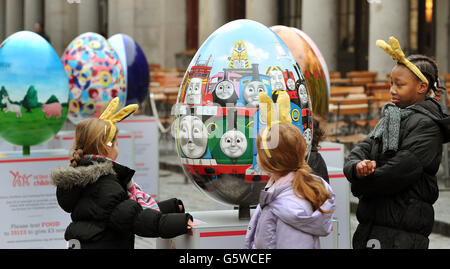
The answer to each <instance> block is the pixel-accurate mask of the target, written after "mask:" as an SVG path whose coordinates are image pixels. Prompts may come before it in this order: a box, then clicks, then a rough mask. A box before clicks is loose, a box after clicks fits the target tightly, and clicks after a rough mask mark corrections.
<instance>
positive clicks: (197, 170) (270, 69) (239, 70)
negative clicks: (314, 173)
mask: <svg viewBox="0 0 450 269" xmlns="http://www.w3.org/2000/svg"><path fill="white" fill-rule="evenodd" d="M269 31H270V30H269ZM219 32H220V31H219ZM268 34H269V35H273V36H274V38H275V37H276V35H275V34H274V33H272V32H270V33H268ZM220 40H221V41H220V42H219V40H217V42H216V43H214V44H215V45H210V46H208V44H209V43H208V42H206V45H202V47H201V48H200V49H199V51H198V52H197V54H196V55H195V56H194V59H193V61H192V62H191V64H190V66H189V67H188V70H187V73H186V75H185V78H184V80H183V83H182V86H181V87H180V93H179V96H178V101H177V106H176V109H175V113H174V114H175V123H174V127H175V128H174V129H175V130H176V131H175V138H176V142H177V148H178V152H179V156H180V159H181V163H182V167H183V169H184V170H185V173H186V175H187V176H188V177H189V178H190V179H191V180H192V181H193V182H194V183H195V184H196V185H197V186H198V187H199V188H201V189H202V190H203V191H205V193H207V195H208V196H211V197H213V198H215V199H216V200H219V201H221V202H225V203H228V204H234V205H254V204H257V201H258V195H259V192H258V190H260V189H262V188H263V187H264V186H265V185H266V182H267V180H268V178H269V175H267V174H266V173H264V172H263V171H261V169H260V168H259V167H258V163H257V150H256V137H257V135H258V133H259V132H260V131H261V130H262V129H263V128H264V127H265V122H264V120H263V119H261V117H260V116H259V115H260V114H259V93H261V92H265V93H267V95H268V96H269V97H270V98H272V99H273V100H274V102H276V99H277V96H278V94H279V93H280V92H281V91H286V92H287V93H288V94H289V97H290V99H291V111H290V112H291V119H292V124H294V125H295V126H297V127H298V128H299V129H300V130H301V131H302V132H303V134H304V137H305V139H306V141H307V143H309V144H310V143H311V137H312V115H311V112H310V111H311V110H310V107H309V106H310V102H309V96H308V91H307V89H306V86H305V81H304V77H303V75H302V74H301V72H299V71H300V70H299V67H298V65H297V64H296V62H295V60H293V57H292V55H290V52H289V50H288V49H287V47H285V45H283V44H282V43H279V42H280V41H281V40H278V39H277V40H275V41H274V42H272V43H270V42H256V41H255V42H249V41H247V40H242V39H234V41H232V40H233V39H230V38H227V39H223V40H222V39H220ZM230 40H231V41H230ZM210 43H211V42H210ZM274 43H275V46H274ZM211 44H213V42H212V43H211ZM258 46H259V47H258ZM223 52H226V53H228V55H227V54H226V53H223ZM220 53H223V54H220ZM202 55H203V56H202ZM274 59H276V61H275V60H274ZM273 63H276V64H275V65H274V64H273ZM297 69H298V70H297ZM308 152H309V150H308Z"/></svg>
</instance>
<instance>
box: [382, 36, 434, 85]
mask: <svg viewBox="0 0 450 269" xmlns="http://www.w3.org/2000/svg"><path fill="white" fill-rule="evenodd" d="M377 46H378V47H380V48H381V49H382V50H384V51H385V52H386V53H387V54H389V55H391V56H392V59H394V60H395V61H397V62H398V63H402V64H404V65H405V66H406V67H408V68H409V70H411V71H412V72H413V73H414V74H416V76H417V77H418V78H419V79H420V80H421V81H423V82H426V83H428V79H427V78H426V77H425V76H424V75H423V74H422V72H420V70H419V68H417V66H415V65H414V64H413V63H411V62H410V61H409V60H408V59H406V57H405V54H404V53H403V51H402V48H401V47H400V44H399V43H398V40H397V39H396V38H395V37H393V36H391V37H389V45H388V44H387V43H386V42H385V41H384V40H377Z"/></svg>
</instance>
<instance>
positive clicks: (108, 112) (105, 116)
mask: <svg viewBox="0 0 450 269" xmlns="http://www.w3.org/2000/svg"><path fill="white" fill-rule="evenodd" d="M118 106H119V97H116V98H114V99H112V101H111V102H110V103H109V104H108V107H107V108H106V109H105V111H103V113H102V114H101V115H100V118H99V119H101V120H104V121H106V122H109V124H110V125H111V128H110V129H109V133H108V136H106V126H105V136H106V137H107V139H106V145H108V146H112V144H111V142H112V140H113V139H114V135H115V134H116V131H117V127H116V123H117V122H119V121H122V120H123V119H125V118H126V117H128V116H130V115H131V114H132V113H134V111H136V110H137V109H138V107H139V106H138V105H136V104H133V105H128V106H126V107H124V108H122V109H121V110H119V112H117V113H116V114H114V112H116V110H117V107H118Z"/></svg>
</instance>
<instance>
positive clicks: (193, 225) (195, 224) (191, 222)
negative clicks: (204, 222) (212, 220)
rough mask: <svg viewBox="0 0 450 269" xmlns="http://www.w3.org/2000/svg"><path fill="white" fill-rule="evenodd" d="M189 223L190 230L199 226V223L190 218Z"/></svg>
mask: <svg viewBox="0 0 450 269" xmlns="http://www.w3.org/2000/svg"><path fill="white" fill-rule="evenodd" d="M187 224H188V226H187V228H188V230H190V229H191V228H192V227H195V226H197V223H195V222H193V221H192V220H188V223H187Z"/></svg>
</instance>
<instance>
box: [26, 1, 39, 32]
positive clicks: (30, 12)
mask: <svg viewBox="0 0 450 269" xmlns="http://www.w3.org/2000/svg"><path fill="white" fill-rule="evenodd" d="M43 4H44V3H43V0H24V15H23V28H24V29H25V30H28V31H34V30H35V29H34V24H35V23H40V24H41V25H42V26H44V25H43V17H42V16H43V13H44V12H43V8H44V5H43Z"/></svg>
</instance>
